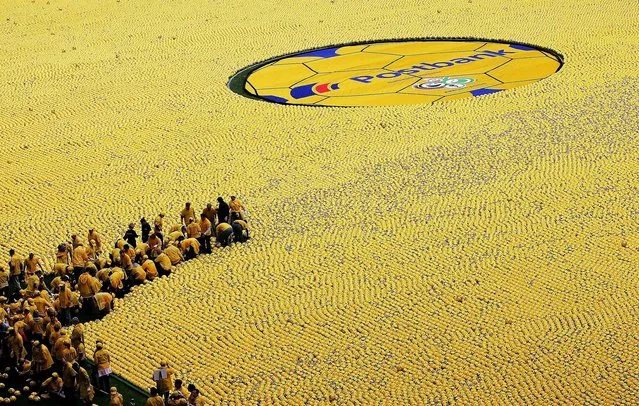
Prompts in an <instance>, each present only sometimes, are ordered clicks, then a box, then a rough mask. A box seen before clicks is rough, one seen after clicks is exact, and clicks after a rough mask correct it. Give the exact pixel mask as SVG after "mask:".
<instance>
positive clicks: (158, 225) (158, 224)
mask: <svg viewBox="0 0 639 406" xmlns="http://www.w3.org/2000/svg"><path fill="white" fill-rule="evenodd" d="M163 227H164V213H160V214H158V216H157V217H156V218H155V221H154V222H153V233H154V234H156V235H157V236H158V237H159V238H160V240H163V239H164V235H163V234H162V228H163ZM149 245H151V246H153V244H151V243H149Z"/></svg>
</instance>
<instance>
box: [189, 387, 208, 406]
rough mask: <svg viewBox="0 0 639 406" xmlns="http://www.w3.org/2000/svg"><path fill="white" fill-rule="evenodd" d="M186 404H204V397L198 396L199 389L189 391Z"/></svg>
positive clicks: (197, 405)
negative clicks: (189, 394)
mask: <svg viewBox="0 0 639 406" xmlns="http://www.w3.org/2000/svg"><path fill="white" fill-rule="evenodd" d="M188 404H189V405H193V406H204V399H202V398H201V397H200V390H199V389H193V390H192V391H191V396H189V402H188Z"/></svg>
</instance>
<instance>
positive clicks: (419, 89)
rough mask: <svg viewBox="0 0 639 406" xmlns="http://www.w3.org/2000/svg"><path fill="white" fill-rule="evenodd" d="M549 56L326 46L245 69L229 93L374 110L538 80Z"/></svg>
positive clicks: (489, 47)
mask: <svg viewBox="0 0 639 406" xmlns="http://www.w3.org/2000/svg"><path fill="white" fill-rule="evenodd" d="M561 66H562V59H561V57H560V56H559V55H558V54H556V53H555V52H553V51H551V50H548V49H544V48H536V47H532V46H530V45H522V44H514V43H504V42H493V41H482V40H407V41H389V42H373V43H363V44H356V45H344V46H333V47H329V48H324V49H318V50H313V51H307V52H301V53H298V54H294V55H287V56H282V57H279V58H274V59H271V60H268V61H266V62H263V63H261V64H258V65H253V66H249V67H248V68H245V69H243V70H241V71H239V72H238V73H237V74H236V75H235V76H233V77H232V78H231V80H230V82H229V87H230V88H231V89H232V90H234V91H235V92H237V93H240V94H243V95H245V96H248V97H253V98H259V99H263V100H267V101H271V102H275V103H281V104H303V105H315V106H380V105H393V104H415V103H435V102H441V101H448V100H455V99H460V98H464V97H477V96H483V95H486V94H491V93H496V92H500V91H502V90H506V89H510V88H513V87H517V86H523V85H527V84H531V83H535V82H537V81H540V80H542V79H544V78H547V77H548V76H550V75H552V74H553V73H555V72H557V71H558V70H559V69H560V68H561Z"/></svg>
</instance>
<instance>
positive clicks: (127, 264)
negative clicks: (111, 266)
mask: <svg viewBox="0 0 639 406" xmlns="http://www.w3.org/2000/svg"><path fill="white" fill-rule="evenodd" d="M125 247H128V245H125ZM126 251H128V250H125V251H122V252H121V253H120V266H121V267H122V269H124V270H125V271H127V272H128V271H130V270H131V269H132V268H133V261H132V260H131V257H130V256H129V254H128V253H127V252H126Z"/></svg>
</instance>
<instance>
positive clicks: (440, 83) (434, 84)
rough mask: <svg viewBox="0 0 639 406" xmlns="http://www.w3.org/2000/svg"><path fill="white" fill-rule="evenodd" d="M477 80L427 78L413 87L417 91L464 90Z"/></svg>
mask: <svg viewBox="0 0 639 406" xmlns="http://www.w3.org/2000/svg"><path fill="white" fill-rule="evenodd" d="M474 81H475V79H473V78H450V77H443V78H427V79H424V81H423V82H419V83H417V84H415V85H413V87H414V88H415V89H425V90H432V89H463V88H465V87H466V85H467V84H469V83H473V82H474Z"/></svg>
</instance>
